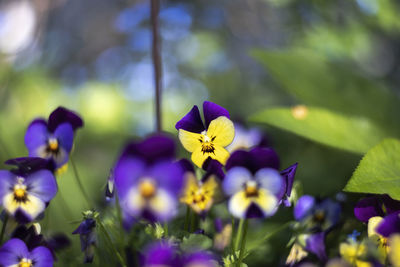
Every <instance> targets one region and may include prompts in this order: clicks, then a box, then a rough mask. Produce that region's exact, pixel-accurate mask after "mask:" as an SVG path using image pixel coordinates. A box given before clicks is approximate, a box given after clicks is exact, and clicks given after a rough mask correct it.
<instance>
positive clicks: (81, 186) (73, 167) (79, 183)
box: [70, 156, 94, 208]
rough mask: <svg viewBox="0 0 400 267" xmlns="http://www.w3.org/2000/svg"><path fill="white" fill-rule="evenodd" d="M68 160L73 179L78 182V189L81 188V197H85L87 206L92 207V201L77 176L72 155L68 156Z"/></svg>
mask: <svg viewBox="0 0 400 267" xmlns="http://www.w3.org/2000/svg"><path fill="white" fill-rule="evenodd" d="M70 161H71V165H72V169H73V170H74V175H75V180H76V182H77V183H78V186H79V189H80V190H81V193H82V195H83V197H84V198H85V200H86V203H87V205H88V206H89V207H92V208H93V207H94V206H93V205H92V201H91V200H90V198H89V195H88V194H87V193H86V190H85V188H84V187H83V184H82V182H81V179H80V177H79V173H78V169H77V168H76V165H75V162H74V160H73V158H72V156H70Z"/></svg>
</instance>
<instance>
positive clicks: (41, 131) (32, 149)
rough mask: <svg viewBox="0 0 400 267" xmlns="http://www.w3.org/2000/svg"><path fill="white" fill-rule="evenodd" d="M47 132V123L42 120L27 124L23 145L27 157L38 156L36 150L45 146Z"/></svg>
mask: <svg viewBox="0 0 400 267" xmlns="http://www.w3.org/2000/svg"><path fill="white" fill-rule="evenodd" d="M48 137H49V130H48V129H47V123H46V121H45V120H43V119H36V120H34V121H32V122H31V124H29V126H28V129H27V130H26V133H25V145H26V148H27V149H28V152H29V156H38V155H37V152H38V148H39V147H40V146H43V145H47V139H48Z"/></svg>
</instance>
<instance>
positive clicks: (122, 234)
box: [114, 194, 125, 244]
mask: <svg viewBox="0 0 400 267" xmlns="http://www.w3.org/2000/svg"><path fill="white" fill-rule="evenodd" d="M114 196H115V206H116V207H115V208H116V209H117V218H118V222H119V226H120V227H119V228H120V229H119V232H120V242H121V243H122V244H125V235H124V222H123V220H122V214H121V206H120V205H119V198H118V194H114Z"/></svg>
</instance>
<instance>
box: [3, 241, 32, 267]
mask: <svg viewBox="0 0 400 267" xmlns="http://www.w3.org/2000/svg"><path fill="white" fill-rule="evenodd" d="M20 258H29V251H28V248H27V247H26V245H25V243H24V242H23V241H22V240H20V239H18V238H13V239H10V240H9V241H7V242H6V243H5V244H4V245H3V246H2V247H1V248H0V265H1V266H12V265H17V264H18V263H19V259H20Z"/></svg>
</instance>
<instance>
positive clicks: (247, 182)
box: [222, 148, 286, 218]
mask: <svg viewBox="0 0 400 267" xmlns="http://www.w3.org/2000/svg"><path fill="white" fill-rule="evenodd" d="M226 168H227V173H226V176H225V178H224V180H223V183H222V187H223V190H224V192H225V194H226V195H228V196H229V197H230V199H229V202H228V208H229V211H230V213H231V214H232V215H233V216H235V217H237V218H260V217H269V216H272V215H273V214H274V213H275V212H276V210H277V208H278V205H279V203H280V201H281V199H282V197H283V195H284V192H285V189H286V187H285V181H284V179H283V177H282V176H281V174H280V173H279V171H278V170H277V169H278V168H279V159H278V157H277V155H276V153H275V151H274V150H272V149H267V148H254V149H252V150H251V151H250V152H247V151H242V150H238V151H236V152H234V153H233V154H232V156H231V157H230V158H229V160H228V162H227V164H226Z"/></svg>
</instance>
